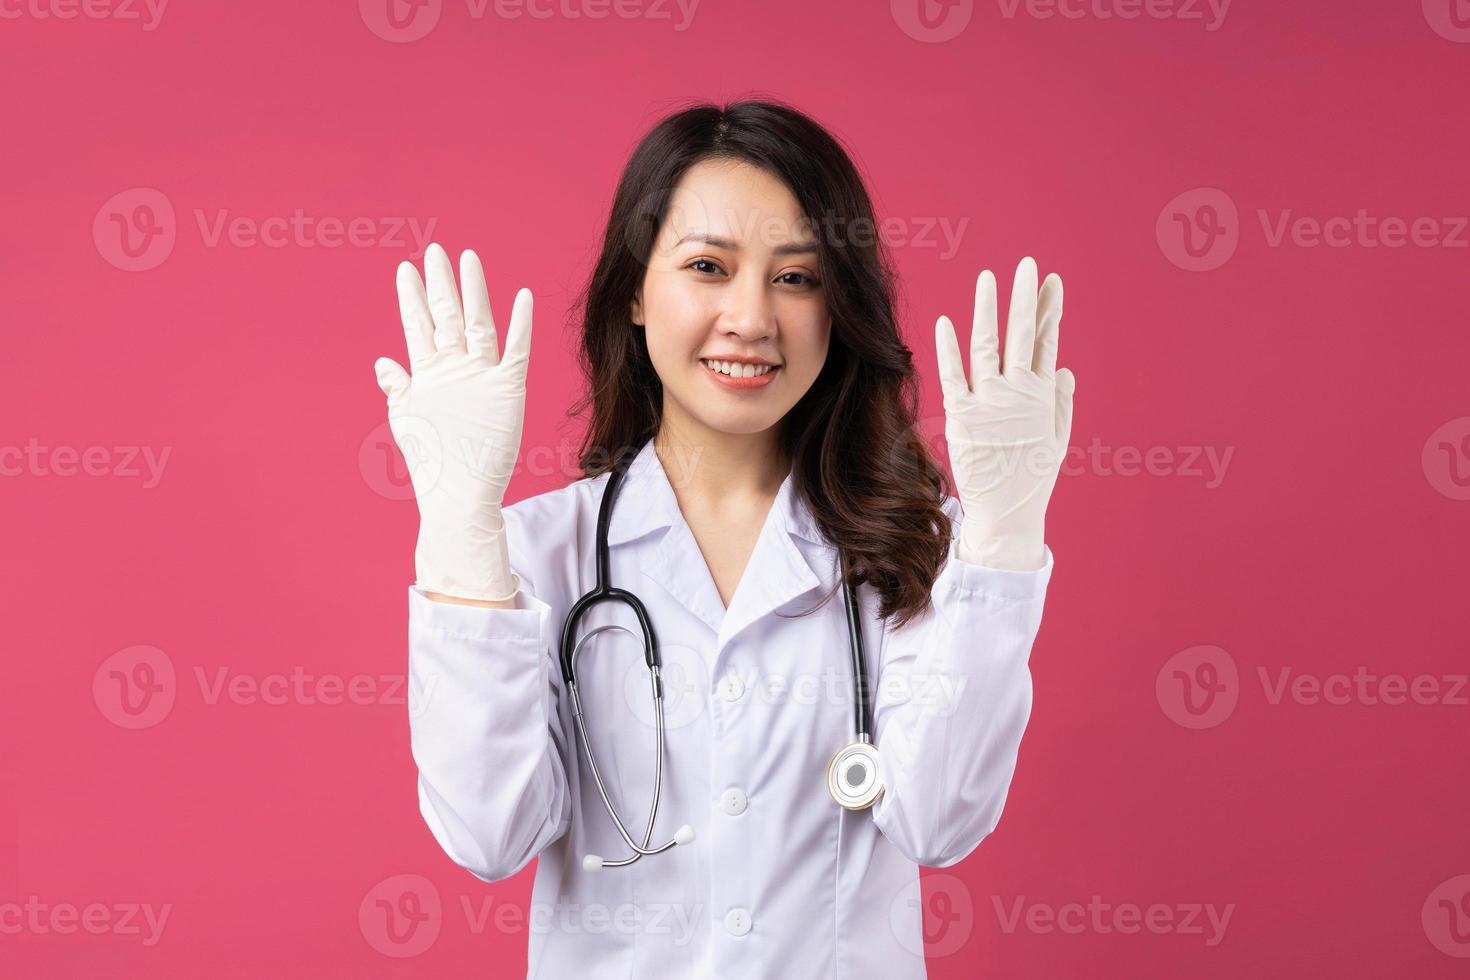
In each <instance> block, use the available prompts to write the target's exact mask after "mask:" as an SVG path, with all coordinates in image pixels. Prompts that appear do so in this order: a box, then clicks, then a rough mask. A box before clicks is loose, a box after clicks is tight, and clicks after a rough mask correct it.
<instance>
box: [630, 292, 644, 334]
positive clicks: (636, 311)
mask: <svg viewBox="0 0 1470 980" xmlns="http://www.w3.org/2000/svg"><path fill="white" fill-rule="evenodd" d="M642 292H643V291H642V290H641V289H640V290H639V291H638V292H637V293H634V294H633V302H631V303H629V304H628V318H629V319H630V320H632V321H633V325H634V326H635V327H641V326H643V300H642V298H641V296H642Z"/></svg>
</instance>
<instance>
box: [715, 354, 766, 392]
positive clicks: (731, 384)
mask: <svg viewBox="0 0 1470 980" xmlns="http://www.w3.org/2000/svg"><path fill="white" fill-rule="evenodd" d="M699 366H700V369H701V370H703V371H704V373H705V374H707V375H709V376H710V377H711V378H713V379H714V380H715V382H716V383H717V384H720V385H722V386H724V387H726V388H729V389H732V390H734V391H749V390H752V389H755V388H764V387H765V386H766V385H768V384H770V383H771V381H772V380H774V379H775V377H776V375H777V374H779V373H780V371H781V368H780V367H779V366H776V367H773V368H771V369H770V370H769V371H767V372H766V373H765V374H762V375H759V376H752V377H749V378H736V377H732V376H731V375H728V374H722V373H720V372H719V371H716V370H715V369H714V368H712V367H710V366H709V365H708V364H707V363H705V362H704V361H700V362H699Z"/></svg>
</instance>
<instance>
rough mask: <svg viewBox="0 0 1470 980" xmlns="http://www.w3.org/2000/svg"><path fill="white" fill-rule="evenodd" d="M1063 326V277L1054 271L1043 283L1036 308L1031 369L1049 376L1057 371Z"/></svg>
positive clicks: (1043, 375)
mask: <svg viewBox="0 0 1470 980" xmlns="http://www.w3.org/2000/svg"><path fill="white" fill-rule="evenodd" d="M1061 327H1062V277H1061V276H1059V275H1057V274H1056V273H1055V272H1053V273H1052V274H1051V275H1049V276H1047V277H1046V282H1044V283H1042V284H1041V298H1040V299H1039V300H1037V308H1036V359H1035V360H1033V361H1032V362H1031V370H1033V371H1035V372H1036V373H1037V374H1039V375H1041V376H1042V377H1046V378H1049V377H1051V376H1052V375H1054V374H1056V371H1057V340H1058V338H1059V335H1060V333H1059V332H1060V330H1061Z"/></svg>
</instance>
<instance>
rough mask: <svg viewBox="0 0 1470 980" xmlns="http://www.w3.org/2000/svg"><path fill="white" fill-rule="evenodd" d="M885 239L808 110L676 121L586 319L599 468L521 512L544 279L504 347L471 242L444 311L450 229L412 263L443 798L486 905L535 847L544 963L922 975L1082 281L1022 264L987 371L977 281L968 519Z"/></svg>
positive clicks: (1020, 618) (683, 116) (417, 484)
mask: <svg viewBox="0 0 1470 980" xmlns="http://www.w3.org/2000/svg"><path fill="white" fill-rule="evenodd" d="M875 228H876V224H875V222H874V217H873V210H872V205H871V203H870V200H869V196H868V194H867V192H866V190H865V188H864V186H863V183H862V180H861V178H860V177H859V175H858V173H857V171H856V169H855V167H854V166H853V164H852V162H851V160H850V159H849V157H848V156H847V154H846V153H845V152H844V150H843V149H842V148H841V146H840V145H839V144H838V142H837V141H836V140H835V139H834V138H833V137H832V136H831V135H829V134H828V133H827V132H826V131H825V130H823V129H822V128H821V127H820V126H819V125H817V124H816V123H815V122H813V121H812V120H811V119H809V118H808V117H806V116H804V115H802V114H800V113H799V112H796V111H795V110H793V109H791V108H789V107H786V106H782V105H779V104H774V103H769V102H741V103H736V104H731V105H728V106H725V107H723V108H722V107H717V106H712V105H702V106H698V107H695V108H691V109H688V110H684V111H680V112H677V113H675V114H673V115H671V116H669V117H668V118H666V119H664V120H662V121H661V122H660V123H658V125H657V126H656V127H654V128H653V129H652V130H651V131H650V132H649V133H648V134H647V135H646V136H645V138H644V139H643V140H642V141H641V143H640V144H639V146H638V147H637V149H636V150H635V152H634V154H633V156H632V158H631V160H630V161H629V163H628V165H627V168H626V170H625V172H624V173H623V175H622V178H621V181H620V183H619V185H618V188H617V192H616V195H615V199H614V201H613V205H612V211H611V215H610V218H609V221H608V225H607V228H606V233H605V235H604V238H603V242H602V247H601V255H600V257H599V259H598V262H597V265H596V268H595V270H594V272H593V274H592V278H591V281H590V283H589V284H588V286H587V289H586V292H585V295H584V296H583V297H581V300H580V302H579V308H580V312H581V323H582V331H581V346H580V351H579V360H580V363H581V366H582V369H583V372H584V373H585V375H586V378H587V383H588V394H587V396H586V397H585V398H584V399H583V401H582V402H581V403H580V404H579V406H578V407H579V408H582V407H585V406H586V405H587V404H588V403H590V406H591V414H590V420H589V422H588V427H587V430H586V436H585V439H584V441H583V443H582V446H581V448H580V459H579V464H580V467H581V472H582V474H583V475H582V477H581V478H580V479H577V480H576V481H574V482H572V483H570V484H569V485H567V486H565V487H562V488H561V489H557V490H552V491H550V492H547V493H542V494H539V495H537V496H534V497H530V498H527V499H524V500H522V501H520V502H519V503H515V504H511V505H505V504H504V502H503V499H504V495H505V491H506V487H507V485H508V483H509V480H510V476H511V473H512V471H513V469H514V467H515V464H516V461H517V459H518V456H519V452H520V445H521V432H522V423H523V418H524V412H525V395H526V376H527V364H528V360H529V354H530V349H531V305H532V303H531V294H530V292H529V291H527V290H525V289H522V290H520V292H519V293H518V294H517V296H516V298H515V304H514V307H513V309H512V312H511V315H510V320H509V325H508V331H507V336H506V338H505V352H504V355H503V356H501V355H500V354H499V351H498V347H499V345H498V340H497V328H496V324H495V321H494V319H493V318H492V316H491V312H490V303H489V300H488V296H487V290H486V286H485V279H484V273H483V271H482V269H481V266H480V262H479V260H478V258H476V256H475V255H474V253H472V252H468V251H466V252H463V253H461V255H460V263H459V272H460V281H459V287H458V289H456V286H455V281H454V272H453V269H452V268H451V265H450V261H449V257H448V256H447V255H446V254H445V251H444V249H442V248H441V247H439V246H438V245H437V244H436V245H431V246H430V247H429V248H428V250H427V252H426V254H425V256H424V280H426V282H425V281H424V280H421V279H420V278H419V275H418V272H417V270H416V269H415V268H414V266H413V265H412V264H410V263H407V262H405V263H404V264H402V265H401V266H400V267H399V269H398V295H399V300H400V308H401V314H402V319H403V326H404V332H405V335H406V338H407V342H408V355H409V367H410V369H411V372H412V373H411V374H410V372H409V371H407V370H405V369H404V368H403V367H401V366H400V365H399V364H397V363H395V362H394V361H392V360H390V359H388V358H382V359H380V360H379V361H378V362H377V364H376V370H377V377H378V382H379V385H380V386H381V388H382V389H383V391H384V393H385V394H386V396H387V399H388V416H389V420H390V425H391V427H392V430H393V433H394V437H395V440H396V441H397V442H398V444H399V447H400V449H401V450H402V451H403V453H404V456H405V458H406V459H408V460H409V462H410V466H411V476H412V481H413V487H414V492H415V496H416V498H417V502H418V507H419V513H420V530H419V537H418V544H417V550H416V553H415V559H416V571H417V581H416V583H415V584H414V585H413V586H412V587H411V588H410V589H409V594H408V601H409V665H410V673H411V676H412V679H413V682H414V687H415V689H417V690H421V691H431V692H432V696H431V697H429V698H427V699H426V701H425V703H424V704H423V705H421V706H420V708H419V710H417V711H416V712H414V713H413V715H412V716H411V719H410V722H411V739H412V750H413V756H414V759H415V762H416V763H417V765H418V770H419V777H418V796H419V802H420V808H421V811H422V814H423V817H424V819H425V821H426V822H427V823H428V826H429V829H430V830H431V832H432V833H433V835H434V837H435V839H436V840H437V841H438V842H439V844H440V845H441V846H442V847H443V848H444V850H445V851H446V852H447V853H448V855H449V856H450V857H451V858H452V859H453V860H454V861H455V862H457V863H458V864H459V865H461V866H463V867H464V868H465V869H467V870H468V871H469V872H470V873H471V874H473V875H474V876H475V877H477V878H479V879H481V880H483V881H487V882H493V881H498V880H500V879H503V878H507V877H509V876H511V875H513V874H515V873H516V872H518V871H520V870H521V869H522V868H523V867H525V866H526V865H527V864H528V863H529V862H530V860H531V859H532V858H533V857H537V856H539V857H540V862H539V865H538V867H537V871H536V878H535V884H534V890H533V896H532V905H531V908H530V910H529V916H528V919H527V925H528V931H529V975H530V976H533V977H548V978H557V980H560V978H604V977H638V978H640V980H643V978H646V980H657V978H678V980H688V978H692V977H720V978H726V980H729V978H746V977H750V978H764V977H782V978H786V977H800V978H803V980H806V978H816V977H840V978H859V977H881V978H885V980H898V978H913V977H923V976H925V969H924V963H923V955H922V954H923V922H922V913H921V906H920V903H919V902H917V901H916V899H917V898H918V895H919V891H918V884H917V875H918V867H917V866H918V865H921V864H924V865H931V866H937V867H944V866H948V865H951V864H954V863H955V862H957V861H959V860H960V859H962V858H963V857H965V856H966V855H967V854H969V853H970V852H971V851H972V850H973V849H974V848H975V846H976V845H977V844H979V843H980V841H981V840H982V839H983V838H984V837H985V836H986V835H987V834H988V833H990V832H991V831H992V830H993V829H994V828H995V826H996V823H997V821H998V820H999V818H1000V814H1001V809H1002V806H1003V805H1004V803H1005V799H1006V793H1007V790H1008V788H1009V784H1010V780H1011V775H1012V772H1013V770H1014V767H1015V762H1016V754H1017V748H1018V746H1019V743H1020V740H1021V734H1022V732H1023V730H1024V729H1025V726H1026V721H1027V717H1028V715H1029V713H1030V706H1031V678H1030V673H1029V670H1028V666H1027V662H1028V658H1029V655H1030V650H1031V644H1032V641H1033V639H1034V638H1035V636H1036V632H1037V628H1038V626H1039V624H1040V620H1041V610H1042V602H1043V598H1044V596H1045V592H1046V586H1047V582H1048V580H1049V578H1050V575H1051V569H1052V556H1051V552H1050V549H1048V548H1047V547H1046V545H1045V543H1044V541H1043V519H1044V517H1045V512H1046V504H1047V500H1048V498H1049V497H1050V495H1051V491H1052V487H1053V486H1054V484H1055V482H1056V477H1057V472H1058V468H1059V464H1060V460H1061V458H1062V454H1063V452H1064V450H1065V447H1066V445H1067V439H1068V433H1069V430H1070V428H1071V419H1072V392H1073V378H1072V375H1071V372H1069V371H1067V370H1065V369H1063V370H1060V371H1059V370H1057V369H1056V357H1057V337H1058V325H1059V322H1060V319H1061V312H1062V283H1061V280H1060V278H1058V277H1057V276H1056V275H1054V274H1053V275H1051V276H1048V277H1047V279H1046V281H1045V282H1044V283H1043V284H1041V286H1040V288H1039V289H1038V286H1037V270H1036V264H1035V262H1033V261H1032V260H1031V259H1030V258H1027V259H1023V260H1022V261H1021V263H1020V265H1019V267H1018V268H1017V270H1016V274H1015V279H1014V285H1013V289H1012V293H1011V299H1010V305H1009V310H1008V316H1007V326H1006V332H1005V347H1004V352H1003V355H1004V356H1002V351H1001V350H1000V349H999V343H998V325H997V301H996V282H995V277H994V276H993V275H992V274H991V273H990V272H989V271H988V270H987V271H985V272H982V273H981V274H980V276H979V279H978V282H977V285H976V290H975V311H974V325H973V328H972V332H971V335H970V344H969V346H970V353H969V360H970V367H969V372H968V377H967V374H966V371H965V369H964V367H963V365H962V362H961V355H960V350H959V343H958V338H957V337H956V334H955V330H954V327H953V325H952V324H951V322H950V320H949V319H948V318H946V317H940V318H939V320H938V323H937V327H936V342H937V350H938V357H937V360H938V380H939V384H940V385H941V386H942V392H943V404H944V411H945V426H944V432H945V437H946V441H947V443H948V452H949V457H950V463H951V466H952V469H953V472H954V486H955V488H956V490H957V493H958V500H956V498H955V497H954V496H951V495H950V493H949V488H950V484H949V482H948V477H947V476H946V475H945V472H944V470H943V469H942V468H941V467H940V466H939V465H938V464H937V463H936V462H935V461H934V460H933V458H932V457H931V456H930V454H929V453H928V452H927V451H926V448H925V446H924V443H923V441H922V439H921V437H920V435H919V434H918V431H917V429H918V426H917V422H916V413H917V401H918V399H917V390H916V385H917V381H916V370H915V368H914V364H913V359H912V355H911V354H910V351H909V349H908V347H907V346H905V344H904V340H903V338H902V336H901V335H900V333H899V329H898V324H897V320H896V318H895V313H894V298H893V292H892V290H893V278H892V276H891V274H890V272H889V267H888V264H887V260H886V258H885V256H884V255H883V254H882V252H881V249H880V248H879V246H878V245H877V243H876V241H875V236H874V234H873V232H874V229H875ZM426 286H427V288H426ZM614 480H616V481H617V482H616V485H615V486H614V487H613V490H614V492H613V493H612V494H609V493H607V492H606V491H608V490H609V483H610V481H614ZM609 498H610V499H609ZM628 597H631V601H630V600H629V598H628ZM635 603H636V605H635ZM574 612H576V613H578V615H577V616H576V617H575V619H571V618H569V617H571V616H572V614H573V613H574ZM605 627H606V628H605ZM654 678H657V679H656V680H654Z"/></svg>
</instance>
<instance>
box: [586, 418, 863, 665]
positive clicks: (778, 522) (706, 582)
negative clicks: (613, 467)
mask: <svg viewBox="0 0 1470 980" xmlns="http://www.w3.org/2000/svg"><path fill="white" fill-rule="evenodd" d="M657 531H662V532H663V535H662V537H661V538H660V540H659V541H658V543H657V544H656V545H654V544H651V543H648V542H645V543H644V545H643V547H642V557H641V559H640V561H639V567H640V570H641V571H642V573H643V574H644V576H646V577H647V578H648V579H649V580H651V581H653V582H655V583H657V584H658V585H659V587H660V588H662V589H663V590H664V591H666V592H668V593H669V595H671V596H672V597H674V598H675V599H677V600H678V601H679V602H680V603H681V604H682V605H683V606H684V607H685V608H686V609H688V610H689V611H690V612H692V613H693V614H694V615H695V616H697V617H699V619H700V620H702V621H703V622H704V623H705V624H707V625H708V626H709V628H710V629H711V630H713V631H714V632H715V633H716V634H717V635H718V637H719V639H718V641H717V643H716V646H717V647H723V646H724V645H725V643H727V642H728V641H729V640H730V639H731V638H732V637H734V636H735V635H736V634H737V633H739V632H740V631H741V630H743V629H744V628H745V627H747V626H749V625H750V624H752V623H754V622H756V621H758V620H760V619H761V618H762V617H764V616H766V615H767V614H768V613H770V612H772V611H773V610H775V609H778V608H780V607H781V606H783V605H785V604H786V603H788V602H790V601H791V600H793V599H795V598H798V597H799V596H801V595H803V594H804V593H806V592H809V591H811V590H813V589H815V588H817V587H818V586H820V585H822V584H823V583H824V582H826V581H827V580H828V579H829V578H832V579H835V576H836V565H835V562H836V549H835V548H833V547H832V546H831V545H830V544H828V543H827V542H826V540H825V539H824V538H823V537H822V535H821V533H820V532H819V531H818V530H817V528H816V523H815V521H814V519H813V518H812V516H811V513H810V511H809V510H807V509H806V507H805V506H803V505H802V503H801V502H800V501H799V500H798V499H797V494H796V485H795V479H794V476H793V475H792V474H787V476H786V479H785V480H784V481H783V482H782V484H781V489H780V490H779V491H778V492H777V494H776V499H775V501H774V502H773V503H772V504H771V510H770V513H769V514H767V515H766V520H765V523H764V524H763V525H762V527H761V533H760V536H759V537H758V538H757V540H756V544H755V549H754V550H753V551H752V552H751V556H750V561H749V562H748V563H747V564H746V567H745V571H744V573H743V574H742V575H741V577H740V584H739V585H738V586H737V587H736V589H735V594H734V596H732V597H731V600H730V608H729V609H728V610H727V609H726V608H725V605H724V603H723V602H722V601H721V600H720V594H719V590H718V589H717V588H716V587H715V581H714V576H713V575H711V574H710V570H709V564H708V563H707V562H706V561H705V560H704V555H703V554H702V553H701V552H700V550H699V542H698V541H696V540H695V539H694V534H693V532H692V531H690V530H689V525H688V523H687V522H686V521H685V520H684V517H683V514H682V513H681V512H680V511H679V501H678V498H677V497H676V496H675V495H674V488H673V486H672V484H671V483H670V482H669V477H668V474H667V473H666V472H665V471H664V469H663V465H662V464H661V463H660V462H659V459H658V456H657V454H656V453H654V451H653V441H652V440H651V439H650V440H649V441H648V442H646V443H645V444H644V445H643V448H642V449H641V450H640V451H639V453H638V455H637V457H635V459H634V461H633V463H632V464H631V465H630V466H629V468H628V475H627V477H626V478H625V482H624V484H623V488H622V490H621V491H620V492H619V494H618V500H617V506H615V507H614V508H613V515H612V521H611V523H610V526H609V528H608V543H609V545H618V544H622V543H625V542H629V541H633V540H635V539H637V538H640V537H642V536H644V535H647V534H651V533H654V532H657ZM793 535H795V536H796V537H799V538H802V539H803V540H805V541H806V542H807V543H808V545H809V547H810V548H811V550H812V552H813V555H814V558H815V560H817V562H818V564H817V565H816V567H814V566H813V559H808V557H807V555H806V554H805V553H804V552H803V550H802V548H801V547H799V546H798V543H797V541H796V540H794V539H793ZM823 563H825V564H826V565H828V566H830V567H829V568H826V569H823V570H822V571H820V572H819V571H818V569H819V568H821V566H822V564H823Z"/></svg>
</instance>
